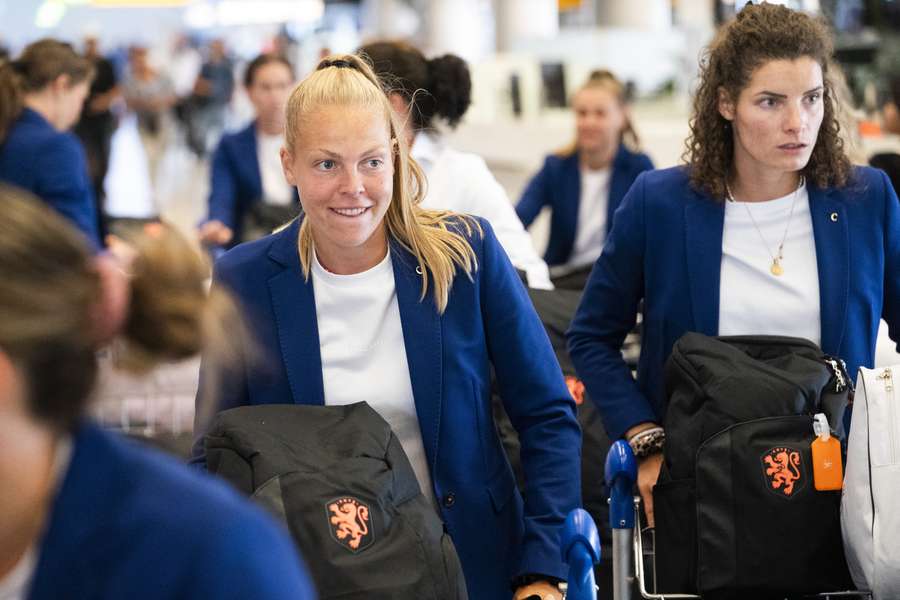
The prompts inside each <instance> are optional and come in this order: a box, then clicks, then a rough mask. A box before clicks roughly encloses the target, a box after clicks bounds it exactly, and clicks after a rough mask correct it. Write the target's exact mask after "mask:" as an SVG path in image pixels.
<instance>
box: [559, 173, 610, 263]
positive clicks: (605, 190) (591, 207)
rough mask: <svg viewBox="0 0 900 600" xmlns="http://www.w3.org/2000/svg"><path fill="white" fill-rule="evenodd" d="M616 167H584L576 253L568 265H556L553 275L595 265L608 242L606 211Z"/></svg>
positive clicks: (574, 246) (570, 258) (574, 250)
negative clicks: (610, 185)
mask: <svg viewBox="0 0 900 600" xmlns="http://www.w3.org/2000/svg"><path fill="white" fill-rule="evenodd" d="M611 177H612V168H611V167H607V168H605V169H597V170H593V169H584V168H583V169H581V198H580V200H579V202H578V222H577V223H578V224H577V226H576V228H575V243H574V244H573V246H572V255H571V256H570V257H569V260H568V261H567V262H566V264H564V265H559V266H557V267H554V268H553V275H554V276H558V275H564V274H565V273H570V272H572V271H575V270H577V269H581V268H584V267H586V266H589V265H593V264H594V263H595V262H596V261H597V258H598V257H599V256H600V253H601V252H602V251H603V242H604V241H606V212H607V209H608V207H609V180H610V178H611Z"/></svg>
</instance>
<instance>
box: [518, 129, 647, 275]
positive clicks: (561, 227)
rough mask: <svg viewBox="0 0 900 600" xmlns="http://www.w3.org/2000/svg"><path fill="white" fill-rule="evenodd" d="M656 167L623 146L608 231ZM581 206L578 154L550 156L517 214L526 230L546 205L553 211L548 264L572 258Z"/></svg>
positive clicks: (617, 163) (614, 179) (617, 162)
mask: <svg viewBox="0 0 900 600" xmlns="http://www.w3.org/2000/svg"><path fill="white" fill-rule="evenodd" d="M652 168H653V163H652V162H651V161H650V158H649V157H648V156H647V155H646V154H641V153H635V152H631V151H630V150H628V149H627V148H626V147H625V146H624V144H622V145H620V146H619V150H618V152H617V153H616V156H615V158H614V159H613V165H612V176H611V178H610V182H609V204H608V205H607V208H606V231H607V232H609V231H610V228H611V227H612V222H613V214H614V213H615V212H616V209H617V208H619V204H620V203H621V202H622V198H624V197H625V193H626V192H627V191H628V188H630V187H631V184H632V183H634V180H635V179H636V178H637V176H638V175H640V174H641V173H643V172H644V171H649V170H650V169H652ZM580 204H581V169H580V168H579V165H578V153H577V152H575V153H573V154H572V155H571V156H567V157H565V158H563V157H560V156H556V155H555V154H551V155H550V156H548V157H547V159H546V160H545V161H544V166H543V167H542V168H541V170H540V171H538V173H537V175H535V176H534V177H533V178H532V180H531V181H530V182H529V183H528V187H526V188H525V191H524V192H523V193H522V198H521V199H520V200H519V203H518V204H517V205H516V214H517V215H519V219H521V220H522V224H523V225H525V227H528V226H529V225H531V223H532V222H533V221H534V219H535V218H536V217H537V216H538V214H539V213H540V212H541V209H542V208H544V207H545V206H549V207H551V209H552V215H551V217H550V239H549V241H548V242H547V250H546V252H545V253H544V260H545V261H546V262H547V264H548V265H550V266H553V265H561V264H565V262H566V261H568V260H569V257H570V256H572V249H573V247H574V246H575V233H576V229H577V227H578V206H579V205H580Z"/></svg>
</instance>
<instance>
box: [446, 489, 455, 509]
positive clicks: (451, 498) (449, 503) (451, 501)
mask: <svg viewBox="0 0 900 600" xmlns="http://www.w3.org/2000/svg"><path fill="white" fill-rule="evenodd" d="M454 504H456V494H454V493H453V492H450V493H449V494H447V495H446V496H444V507H445V508H451V507H452V506H453V505H454Z"/></svg>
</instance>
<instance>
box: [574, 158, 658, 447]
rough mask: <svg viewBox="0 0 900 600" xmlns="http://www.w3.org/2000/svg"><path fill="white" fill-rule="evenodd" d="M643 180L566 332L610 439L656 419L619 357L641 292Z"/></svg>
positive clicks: (628, 199) (628, 198)
mask: <svg viewBox="0 0 900 600" xmlns="http://www.w3.org/2000/svg"><path fill="white" fill-rule="evenodd" d="M645 181H646V178H645V177H644V176H643V175H641V176H639V177H638V179H637V180H636V181H635V183H634V185H633V186H631V189H630V190H629V191H628V193H627V194H626V195H625V198H623V199H622V205H621V206H620V207H619V209H618V210H617V211H616V215H615V219H614V222H613V228H612V231H610V234H609V237H608V238H607V241H606V245H605V246H604V248H603V253H602V254H601V255H600V258H598V259H597V262H596V263H595V264H594V268H593V270H592V271H591V275H590V278H589V279H588V283H587V285H586V287H585V290H584V295H583V296H582V297H581V303H580V304H579V306H578V310H577V311H576V313H575V317H574V319H573V320H572V324H571V326H570V327H569V331H568V332H567V334H566V336H567V338H568V348H569V354H570V356H571V357H572V362H573V364H574V365H575V370H576V372H577V373H578V376H579V377H580V378H581V380H582V381H583V382H584V384H585V387H586V388H587V392H588V395H589V396H590V397H591V399H592V400H593V401H594V403H596V405H597V408H598V409H599V411H600V414H601V416H602V417H603V424H604V426H605V427H606V430H607V432H608V433H609V435H610V438H612V439H614V440H615V439H618V438H621V437H623V436H624V435H625V432H626V431H628V429H629V428H631V427H632V426H634V425H637V424H638V423H643V422H647V421H656V420H657V417H656V414H655V412H654V410H653V407H652V405H651V404H650V401H649V400H648V399H647V398H646V397H645V396H644V395H643V393H642V392H641V391H640V390H639V389H638V386H637V382H635V380H634V377H632V375H631V369H630V368H629V367H628V365H627V364H626V363H625V360H624V359H623V358H622V343H623V342H624V341H625V336H626V335H628V332H630V331H631V330H632V329H633V328H634V324H635V321H636V319H637V312H638V306H639V304H640V301H641V299H642V298H643V296H644V284H643V281H644V251H645V244H646V239H645V237H646V230H645V225H644V210H645Z"/></svg>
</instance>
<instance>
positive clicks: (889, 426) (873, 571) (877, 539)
mask: <svg viewBox="0 0 900 600" xmlns="http://www.w3.org/2000/svg"><path fill="white" fill-rule="evenodd" d="M898 385H900V365H894V366H892V367H887V368H878V369H860V370H859V377H858V379H857V382H856V397H855V398H854V400H853V420H852V422H851V424H850V437H849V441H848V443H847V469H846V476H845V478H844V492H843V497H842V500H841V528H842V530H843V536H844V552H845V553H846V556H847V565H848V566H849V567H850V574H851V575H852V576H853V580H854V582H855V583H856V585H857V587H858V588H860V589H867V590H871V591H872V593H873V596H874V598H875V600H897V599H900V390H898V389H897V386H898Z"/></svg>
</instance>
